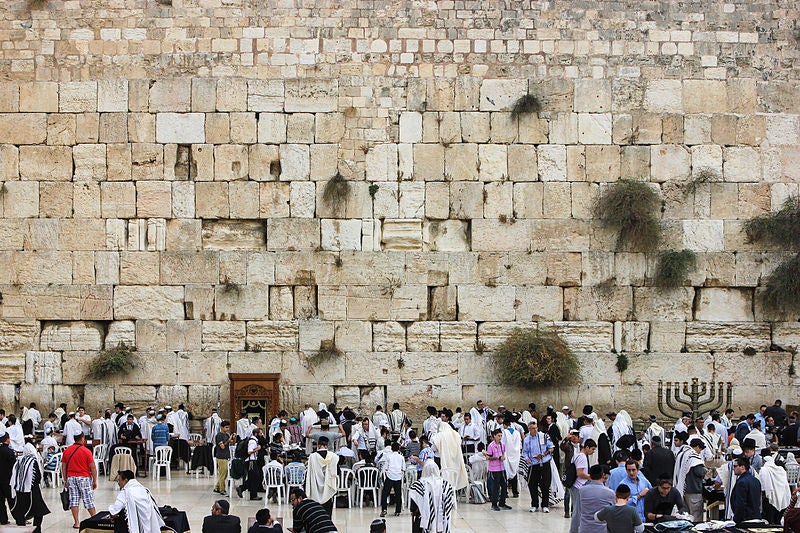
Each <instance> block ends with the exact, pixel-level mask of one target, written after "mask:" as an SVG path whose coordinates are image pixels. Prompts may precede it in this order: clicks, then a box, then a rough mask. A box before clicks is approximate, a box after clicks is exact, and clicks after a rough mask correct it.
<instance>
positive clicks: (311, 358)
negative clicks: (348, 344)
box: [306, 339, 344, 364]
mask: <svg viewBox="0 0 800 533" xmlns="http://www.w3.org/2000/svg"><path fill="white" fill-rule="evenodd" d="M342 355H344V353H343V352H342V351H341V350H340V349H339V347H338V346H336V342H335V341H334V340H333V339H325V340H322V341H320V343H319V350H317V351H316V352H314V353H312V354H310V355H308V356H307V357H306V359H307V360H308V362H310V363H312V364H317V363H321V362H322V361H326V360H330V359H337V358H339V357H341V356H342Z"/></svg>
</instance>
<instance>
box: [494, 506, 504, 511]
mask: <svg viewBox="0 0 800 533" xmlns="http://www.w3.org/2000/svg"><path fill="white" fill-rule="evenodd" d="M492 511H502V509H500V508H499V507H498V506H496V505H492Z"/></svg>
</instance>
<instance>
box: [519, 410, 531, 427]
mask: <svg viewBox="0 0 800 533" xmlns="http://www.w3.org/2000/svg"><path fill="white" fill-rule="evenodd" d="M519 420H520V422H522V423H523V424H525V425H526V426H527V425H528V424H530V423H531V422H532V421H533V415H532V414H531V412H530V411H528V410H527V409H525V410H524V411H522V414H521V415H519Z"/></svg>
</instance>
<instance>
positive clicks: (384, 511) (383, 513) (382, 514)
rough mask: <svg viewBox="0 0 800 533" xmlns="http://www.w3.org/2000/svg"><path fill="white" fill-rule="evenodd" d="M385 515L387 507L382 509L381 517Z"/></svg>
mask: <svg viewBox="0 0 800 533" xmlns="http://www.w3.org/2000/svg"><path fill="white" fill-rule="evenodd" d="M384 516H386V510H385V509H384V510H383V511H381V518H383V517H384Z"/></svg>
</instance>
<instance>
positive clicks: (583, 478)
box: [569, 439, 608, 533]
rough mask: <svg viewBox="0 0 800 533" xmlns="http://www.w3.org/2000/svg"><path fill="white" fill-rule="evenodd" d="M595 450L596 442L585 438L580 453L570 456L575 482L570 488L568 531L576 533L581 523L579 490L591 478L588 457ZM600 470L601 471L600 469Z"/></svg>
mask: <svg viewBox="0 0 800 533" xmlns="http://www.w3.org/2000/svg"><path fill="white" fill-rule="evenodd" d="M596 451H597V443H596V442H595V441H594V440H592V439H586V440H585V441H584V443H583V447H582V448H581V451H580V453H578V454H577V455H575V457H573V458H572V462H573V463H574V464H575V482H574V483H573V485H572V488H571V489H570V491H571V492H572V495H571V499H572V522H570V528H569V531H570V533H578V529H579V526H580V524H581V499H580V491H581V489H582V488H583V487H584V486H585V485H586V484H587V483H588V482H589V481H590V480H591V479H592V478H591V476H590V475H589V457H590V456H591V455H592V454H593V453H595V452H596ZM595 466H597V465H595ZM606 471H608V467H606ZM600 472H601V473H602V470H601V471H600Z"/></svg>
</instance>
